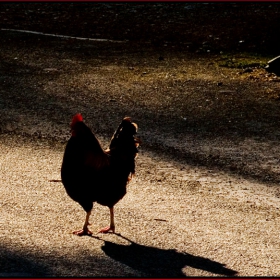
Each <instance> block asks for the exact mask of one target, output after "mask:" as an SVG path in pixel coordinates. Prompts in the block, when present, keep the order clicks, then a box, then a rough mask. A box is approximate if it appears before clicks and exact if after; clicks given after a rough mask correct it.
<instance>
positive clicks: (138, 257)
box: [101, 234, 237, 278]
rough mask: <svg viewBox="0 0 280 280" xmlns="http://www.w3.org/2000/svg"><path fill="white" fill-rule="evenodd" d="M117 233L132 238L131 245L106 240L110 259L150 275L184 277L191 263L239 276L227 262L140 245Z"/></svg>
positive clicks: (210, 270) (209, 270)
mask: <svg viewBox="0 0 280 280" xmlns="http://www.w3.org/2000/svg"><path fill="white" fill-rule="evenodd" d="M116 235H117V236H119V237H121V238H123V239H125V240H127V241H129V242H130V244H129V245H123V244H116V243H113V242H111V241H106V240H103V241H104V242H105V244H104V245H103V246H102V247H101V249H102V250H103V252H104V253H105V254H106V255H107V256H109V257H110V258H112V259H114V260H116V261H118V262H120V263H123V264H125V265H127V266H129V267H131V268H132V269H134V270H137V271H139V272H142V273H143V274H144V275H147V276H148V277H153V278H155V277H161V278H162V277H164V278H170V277H177V278H184V277H187V276H186V275H185V274H184V273H183V271H182V269H183V268H184V267H188V266H189V267H192V268H195V269H200V270H204V271H208V272H210V273H213V274H216V275H224V276H235V275H236V274H237V271H234V270H232V269H229V268H226V267H225V264H221V263H219V262H216V261H212V260H210V259H207V258H203V257H198V256H194V255H191V254H188V253H182V252H177V251H176V250H174V249H170V250H166V249H160V248H156V247H150V246H145V245H140V244H137V243H135V242H133V241H131V240H129V239H128V238H126V237H124V236H122V235H121V234H116Z"/></svg>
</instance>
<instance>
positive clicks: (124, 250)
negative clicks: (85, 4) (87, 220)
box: [0, 4, 280, 277]
mask: <svg viewBox="0 0 280 280" xmlns="http://www.w3.org/2000/svg"><path fill="white" fill-rule="evenodd" d="M1 5H2V4H1ZM7 5H8V4H7ZM9 5H10V6H9V7H8V8H7V7H6V6H1V7H2V14H4V15H5V16H6V19H7V20H6V22H4V23H3V22H1V24H2V27H5V28H15V29H23V28H21V27H22V26H23V27H24V28H25V29H27V30H31V29H32V28H33V27H35V26H36V27H37V28H39V29H34V28H33V29H32V30H34V31H43V32H48V33H51V31H53V29H54V26H50V25H44V24H41V25H40V24H39V25H38V24H36V23H38V22H39V23H40V22H41V21H40V20H39V19H38V18H36V17H35V16H33V17H32V19H33V20H29V21H21V20H22V19H21V18H20V16H22V15H30V14H32V9H33V11H37V9H39V8H40V12H39V14H40V13H41V15H42V14H43V15H44V17H46V13H47V15H48V12H45V13H43V11H44V9H43V8H42V6H41V7H38V6H36V5H38V4H35V6H32V9H31V6H28V7H25V10H24V11H26V12H25V13H21V14H20V16H13V18H11V16H12V15H18V13H16V8H18V7H20V6H18V5H24V4H14V5H15V6H13V5H12V4H9ZM26 5H27V4H26ZM135 5H136V4H135ZM178 5H179V4H178ZM180 5H181V4H180ZM237 6H238V5H237ZM3 7H5V9H3ZM34 7H35V8H34ZM106 7H107V6H106ZM131 7H132V6H129V9H130V10H129V11H131V9H132V8H131ZM265 7H268V6H265ZM175 8H176V6H175ZM181 8H182V7H181ZM235 8H236V7H235ZM7 9H8V11H7ZM13 9H14V10H13ZM100 9H101V11H105V10H106V9H107V8H106V9H105V8H104V7H103V8H102V7H101V8H100ZM102 9H103V10H102ZM108 9H109V8H108ZM135 9H136V10H137V9H140V8H139V6H137V5H136V6H135ZM153 9H154V8H153ZM153 9H152V8H151V10H150V15H152V14H153V11H154V10H153ZM177 9H179V8H178V7H177ZM203 9H205V7H204V6H203ZM211 9H213V8H212V6H211ZM256 9H257V10H258V11H259V13H260V14H261V12H260V11H263V10H264V8H263V7H257V6H254V9H253V11H255V10H256ZM267 9H268V11H271V8H267ZM93 10H94V9H93ZM241 10H242V9H241ZM4 11H5V12H4ZM11 11H13V12H11ZM106 11H107V10H106ZM109 11H110V9H109ZM161 11H163V12H164V11H165V12H166V10H165V6H163V8H162V9H161ZM173 11H174V10H173ZM175 11H176V9H175ZM175 11H174V18H173V19H174V20H175V23H176V18H178V17H176V13H175ZM211 11H212V10H211ZM223 11H224V10H223ZM242 11H243V10H242ZM54 12H55V11H52V13H54ZM107 12H108V11H107ZM114 12H115V11H114ZM163 12H162V13H163ZM212 12H213V13H214V10H213V11H212ZM225 12H228V10H226V11H225ZM266 12H267V10H266ZM37 13H38V11H37ZM37 13H35V14H37ZM104 13H105V12H104ZM133 13H134V12H133ZM147 13H148V12H147ZM193 13H194V15H193V16H195V15H196V16H198V15H200V13H202V12H201V10H198V11H197V10H195V12H193ZM254 13H255V14H256V15H258V14H259V13H257V12H254ZM33 14H34V12H33ZM136 14H137V13H136ZM163 14H164V13H163ZM210 14H211V13H210ZM105 15H106V13H105ZM148 15H149V14H148ZM160 15H161V14H160V13H159V15H158V16H159V17H160ZM172 15H173V14H172ZM204 15H205V14H204ZM238 15H240V17H241V18H242V16H241V15H242V13H241V12H240V13H239V14H238ZM278 15H279V14H278V10H277V9H274V13H271V14H270V17H268V18H270V19H271V20H272V23H273V22H276V21H275V20H274V19H275V18H276V17H277V16H278ZM5 16H4V17H2V21H3V18H4V19H5ZM44 17H43V18H44ZM62 18H64V17H63V16H62ZM101 18H103V17H101V16H100V19H101ZM104 18H105V19H106V18H107V17H104ZM132 18H133V17H132ZM148 18H149V19H150V18H152V17H148ZM155 18H157V17H155ZM162 18H164V16H163V17H162ZM238 18H239V17H238ZM35 19H36V20H35ZM107 19H108V18H107ZM17 20H18V22H19V23H17ZM135 20H136V19H135ZM205 21H206V19H205ZM23 22H24V24H23V25H22V23H23ZM28 22H29V24H27V23H28ZM66 22H67V21H66ZM79 22H81V19H79ZM85 22H87V21H86V20H85ZM105 23H106V22H105ZM105 23H104V26H108V25H106V24H105ZM121 23H123V22H122V21H121V22H118V21H117V22H115V24H117V26H125V24H124V23H123V24H121ZM272 23H271V22H269V23H267V26H270V25H269V24H272ZM118 24H119V25H118ZM135 24H136V23H135ZM151 24H155V26H159V25H158V22H157V21H155V23H151ZM206 25H207V24H206ZM61 26H63V24H62V25H59V28H62V27H61ZM66 26H67V25H66ZM73 26H74V24H73ZM114 26H115V25H114ZM135 26H136V27H137V24H136V25H135ZM151 26H153V25H151ZM160 26H164V25H160ZM167 27H168V28H166V30H165V29H163V30H161V31H162V32H163V31H164V30H165V33H164V32H163V34H169V33H168V32H169V31H170V29H172V25H168V26H167ZM257 28H258V27H256V29H257ZM65 30H67V28H66V29H61V30H59V31H60V32H63V31H64V32H63V33H60V34H63V35H72V36H83V37H92V36H93V35H96V34H95V33H91V31H92V29H89V31H88V33H87V34H79V33H78V31H77V30H78V29H77V30H75V31H71V32H72V33H71V34H70V33H67V32H65ZM101 30H103V31H104V29H101V28H100V30H99V31H98V32H99V33H98V34H99V35H100V36H99V37H100V38H105V37H104V34H106V35H108V36H107V37H106V38H108V39H114V40H115V39H116V40H121V41H122V40H123V39H125V38H129V41H124V42H121V43H116V42H94V41H81V40H75V39H61V38H54V37H49V36H38V35H30V34H24V33H18V32H12V31H4V30H2V31H0V33H1V34H0V35H1V46H0V56H1V64H0V83H1V87H0V109H1V110H0V116H1V124H0V128H1V132H2V133H1V135H0V146H1V155H0V170H1V183H0V193H1V195H0V197H1V201H0V205H1V208H0V211H1V220H0V228H1V235H0V246H1V250H0V276H1V277H9V276H16V277H22V276H29V277H30V276H34V277H35V276H36V277H47V276H55V277H62V276H75V277H82V276H87V277H186V276H233V275H235V273H237V274H236V275H238V276H279V268H280V258H279V255H280V252H279V251H280V245H279V224H280V223H279V219H280V214H279V200H280V191H279V182H280V169H279V155H280V146H279V143H278V138H279V135H280V130H279V109H280V108H279V106H280V105H279V98H280V96H279V87H280V79H279V78H278V77H277V76H275V75H273V74H268V73H267V72H266V71H265V70H264V69H263V68H262V67H261V65H263V64H264V63H265V62H266V61H267V59H268V58H269V55H266V54H262V55H256V54H255V55H253V54H252V53H250V54H249V53H247V54H244V53H236V50H238V48H239V47H240V46H238V44H237V45H236V48H237V49H235V52H234V53H228V52H226V54H225V53H223V54H221V53H220V50H219V51H218V50H217V49H215V48H216V46H214V45H212V46H213V47H212V48H213V49H215V50H216V51H212V49H211V51H210V52H207V48H206V51H205V50H204V49H203V44H202V45H201V46H200V45H199V44H200V43H202V42H200V41H199V40H200V39H199V36H198V35H197V36H198V37H197V36H194V37H193V38H192V39H193V40H194V42H195V43H193V44H191V48H195V49H194V50H193V51H192V50H186V49H185V48H182V44H183V45H184V42H179V43H178V40H177V39H176V38H171V39H170V38H169V41H167V43H166V42H165V40H167V39H168V38H161V40H159V41H157V40H156V42H155V41H153V42H152V43H151V42H150V41H149V40H150V39H151V38H149V37H145V38H143V40H141V42H138V41H137V40H136V39H135V38H133V36H132V35H133V34H134V33H133V32H131V33H129V32H128V33H126V35H125V36H127V37H125V36H124V33H123V32H120V33H118V34H119V35H118V34H117V33H116V30H113V31H112V33H110V32H109V31H110V30H111V29H105V31H106V32H107V33H106V32H105V31H104V33H102V32H101ZM135 30H136V31H137V30H138V29H137V28H136V29H135ZM202 30H204V29H202ZM254 30H255V29H252V30H251V29H250V34H251V35H252V34H254V32H253V31H254ZM136 31H135V32H136ZM264 31H265V30H264ZM138 32H140V31H139V30H138ZM57 33H58V32H57ZM140 33H141V32H140ZM140 33H139V34H140ZM221 33H222V31H221ZM264 33H265V32H264ZM264 33H261V32H260V37H261V36H262V34H264ZM129 34H130V36H132V37H129ZM135 34H136V33H135ZM141 34H144V33H141ZM148 34H150V35H151V34H152V33H148ZM155 34H156V33H155ZM170 34H171V33H170ZM192 34H194V33H192ZM237 34H240V33H239V32H237ZM250 34H249V35H250ZM113 35H115V36H113ZM121 35H122V36H121ZM208 35H209V34H208ZM208 35H207V36H208ZM247 35H248V34H247ZM249 35H248V36H249ZM146 36H148V35H146ZM271 36H272V35H271ZM96 37H98V36H95V38H96ZM208 37H209V36H208ZM233 37H234V36H233ZM272 37H273V36H272ZM272 37H269V38H272ZM210 38H211V37H210ZM225 38H226V36H225ZM234 38H235V39H236V40H237V41H238V39H240V38H238V37H234ZM202 39H203V38H202ZM253 39H254V36H251V37H250V40H252V41H254V40H253ZM267 40H268V39H267ZM170 41H172V43H170ZM268 41H269V40H268ZM162 42H163V43H162ZM213 42H214V41H213ZM223 42H227V41H226V39H225V40H224V41H223ZM185 43H186V41H185ZM230 43H231V42H230V41H229V42H227V43H226V44H225V46H224V49H223V51H224V52H225V51H228V50H229V49H228V50H227V46H229V45H230ZM161 44H163V45H161ZM256 44H257V45H258V42H256ZM186 45H188V46H190V44H186ZM261 46H262V47H260V49H261V48H262V49H263V50H265V51H268V49H269V46H268V45H265V44H263V45H261ZM251 48H253V47H252V46H251ZM249 50H250V46H249V45H248V49H247V50H246V51H249ZM250 60H253V61H254V64H253V66H252V65H251V64H250V63H249V62H248V61H250ZM236 61H241V62H242V63H243V64H244V65H245V66H244V67H240V68H237V66H236V67H235V66H234V67H233V68H229V67H221V66H222V65H227V66H229V65H231V64H233V65H236V63H235V62H236ZM244 61H245V62H244ZM256 62H257V63H256ZM76 112H81V113H82V114H83V115H84V118H85V120H86V122H87V123H88V125H89V126H91V127H92V129H93V131H94V132H95V133H96V134H97V136H98V137H99V139H100V140H101V142H102V144H103V145H104V148H105V147H106V145H108V141H109V137H110V136H111V135H112V133H113V131H114V129H115V128H116V127H117V125H118V123H119V122H120V120H121V119H122V117H124V116H126V115H129V116H131V117H132V118H133V120H134V121H135V122H137V123H138V124H139V136H140V137H141V138H142V140H143V145H142V147H141V149H140V155H139V157H138V159H137V172H136V175H137V176H136V178H135V179H134V180H133V181H132V182H131V183H130V185H129V187H128V194H127V195H126V196H125V198H124V199H123V200H122V201H121V202H119V203H118V204H117V206H116V226H117V233H118V234H116V235H113V234H108V235H104V234H94V236H93V237H81V238H79V237H76V236H73V235H72V234H71V231H72V230H73V229H77V228H79V227H81V225H82V223H83V220H84V212H83V210H82V209H81V207H80V206H79V205H78V204H76V203H75V202H73V201H72V200H71V199H70V198H69V197H68V196H67V195H66V193H65V191H64V189H63V186H62V184H61V183H59V182H53V181H52V180H59V179H60V165H61V160H62V156H63V150H64V147H65V143H66V141H67V139H68V137H69V122H70V119H71V117H72V115H73V114H75V113H76ZM108 219H109V213H108V209H106V208H104V207H102V206H99V205H95V207H94V211H93V216H92V218H91V220H92V222H93V225H92V229H93V230H96V231H97V229H98V228H100V227H102V226H104V225H106V224H107V223H108V222H109V221H108Z"/></svg>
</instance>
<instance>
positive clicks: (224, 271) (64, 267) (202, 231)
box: [0, 135, 280, 277]
mask: <svg viewBox="0 0 280 280" xmlns="http://www.w3.org/2000/svg"><path fill="white" fill-rule="evenodd" d="M63 148H64V145H62V144H58V143H48V142H47V141H43V140H37V141H30V140H28V139H26V138H22V137H16V136H14V137H11V136H7V135H1V156H0V164H1V165H0V166H1V188H0V192H1V224H0V227H1V239H0V240H1V276H5V277H6V276H7V277H9V276H37V277H45V276H56V277H59V276H76V277H77V276H79V277H81V276H87V277H103V276H104V277H138V276H142V277H143V276H146V277H166V276H167V277H183V276H219V275H233V274H232V273H233V271H237V272H238V273H239V275H240V276H252V275H253V276H268V275H269V276H277V275H279V269H278V268H279V243H278V242H279V230H280V228H279V218H280V217H279V208H278V207H279V198H276V197H275V196H274V195H273V191H272V190H270V189H267V187H266V186H264V185H263V184H257V183H251V182H249V181H248V180H245V179H241V178H237V177H233V176H229V175H228V174H225V173H224V172H210V170H206V169H204V168H200V167H197V168H194V167H193V166H188V165H182V164H180V163H178V162H176V161H170V159H168V158H165V157H162V156H159V155H157V154H154V153H151V152H148V151H145V150H143V151H142V153H141V156H139V158H138V161H137V169H138V172H137V177H136V178H135V180H134V181H133V182H132V183H131V184H130V185H129V187H128V194H127V195H126V196H125V198H124V199H123V200H122V201H121V202H120V203H119V204H118V205H117V206H116V222H117V233H119V234H121V235H122V236H123V237H120V236H118V235H111V234H109V235H104V234H94V236H93V238H91V237H81V238H79V237H76V236H74V235H72V234H71V231H72V230H73V229H77V228H79V227H81V225H82V223H83V220H84V212H83V210H82V209H81V207H80V206H79V205H78V204H76V203H75V202H73V201H72V200H71V199H70V198H69V197H68V196H67V195H66V193H65V191H64V188H63V186H62V185H61V183H57V182H50V180H56V179H59V178H60V174H59V169H60V164H61V159H62V154H63ZM92 222H93V225H92V229H93V230H94V231H95V232H97V230H98V228H100V227H102V226H105V225H106V224H108V222H109V213H108V209H106V208H105V207H101V206H99V205H95V208H94V212H93V215H92ZM127 239H128V240H127ZM129 240H130V241H132V242H133V243H131V242H130V241H129ZM132 244H133V245H132ZM224 265H225V266H224Z"/></svg>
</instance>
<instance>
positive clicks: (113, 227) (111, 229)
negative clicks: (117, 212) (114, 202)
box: [99, 207, 115, 233]
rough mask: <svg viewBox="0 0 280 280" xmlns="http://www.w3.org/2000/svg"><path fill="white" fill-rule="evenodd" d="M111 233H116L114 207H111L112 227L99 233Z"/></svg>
mask: <svg viewBox="0 0 280 280" xmlns="http://www.w3.org/2000/svg"><path fill="white" fill-rule="evenodd" d="M109 231H112V232H113V233H115V222H114V207H110V226H109V227H105V228H102V229H101V230H100V231H99V233H108V232H109Z"/></svg>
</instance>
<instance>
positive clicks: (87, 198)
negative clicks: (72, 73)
mask: <svg viewBox="0 0 280 280" xmlns="http://www.w3.org/2000/svg"><path fill="white" fill-rule="evenodd" d="M137 129H138V127H137V125H136V124H135V123H132V122H131V119H130V118H129V117H126V118H124V119H123V120H122V122H121V124H120V125H119V127H118V129H117V130H116V131H115V133H114V135H113V137H112V139H111V142H110V146H109V148H108V149H107V150H103V148H102V147H101V144H100V142H99V141H98V140H97V138H96V137H95V135H94V134H93V133H92V131H91V129H90V128H89V127H88V126H87V125H86V124H85V123H84V121H83V117H82V115H81V114H76V115H75V116H74V117H73V119H72V122H71V138H70V139H69V141H68V142H67V145H66V148H65V152H64V156H63V161H62V166H61V179H62V183H63V185H64V187H65V190H66V192H67V194H68V195H69V196H70V197H71V198H72V199H73V200H74V201H76V202H78V203H79V204H80V205H81V206H82V208H83V209H84V210H85V211H86V219H85V222H84V225H83V228H82V229H81V230H77V231H74V232H73V233H74V234H76V235H80V236H81V235H91V234H92V232H91V231H90V230H89V228H88V226H89V225H90V223H89V217H90V214H91V211H92V208H93V203H94V202H97V203H99V204H101V205H104V206H107V207H109V209H110V225H109V226H108V227H105V228H103V229H101V230H100V231H99V232H102V233H108V232H110V231H111V232H115V223H114V205H115V204H116V203H117V202H118V201H119V200H121V199H122V198H123V197H124V195H125V194H126V185H127V183H128V182H129V181H130V180H131V178H132V176H133V175H134V174H135V158H136V156H137V154H138V149H137V147H138V145H139V143H140V141H139V139H138V138H136V137H135V134H136V133H137Z"/></svg>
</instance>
